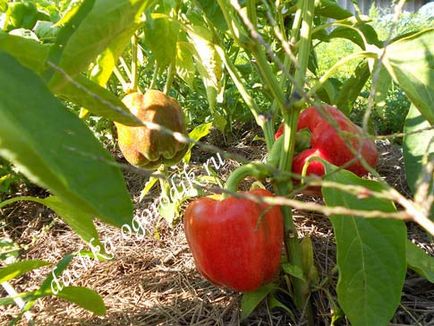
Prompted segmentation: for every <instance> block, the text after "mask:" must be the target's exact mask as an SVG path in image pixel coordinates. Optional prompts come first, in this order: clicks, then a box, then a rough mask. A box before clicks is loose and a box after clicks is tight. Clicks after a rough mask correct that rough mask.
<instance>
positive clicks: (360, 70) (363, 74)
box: [336, 60, 371, 115]
mask: <svg viewBox="0 0 434 326" xmlns="http://www.w3.org/2000/svg"><path fill="white" fill-rule="evenodd" d="M370 75H371V74H370V72H369V65H368V62H367V61H366V60H364V61H362V62H360V63H359V65H358V66H357V68H356V70H355V71H354V74H353V75H352V76H351V77H350V78H348V79H347V80H346V81H345V82H344V83H343V85H342V87H341V89H340V91H339V96H338V97H337V99H336V106H337V107H338V108H339V109H340V110H341V111H342V112H344V113H345V115H349V114H350V112H351V110H352V109H353V106H354V102H355V101H356V99H357V98H358V97H359V95H360V92H361V91H362V89H363V86H365V84H366V81H367V80H368V79H369V76H370Z"/></svg>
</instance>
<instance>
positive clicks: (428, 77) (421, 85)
mask: <svg viewBox="0 0 434 326" xmlns="http://www.w3.org/2000/svg"><path fill="white" fill-rule="evenodd" d="M383 63H384V65H385V67H386V68H387V70H388V71H389V73H390V75H391V76H392V78H393V80H394V81H395V82H396V83H397V84H399V86H400V87H401V88H402V89H403V91H404V92H405V94H406V95H407V97H408V98H409V99H410V101H411V102H412V103H413V104H414V105H415V106H416V107H417V109H418V110H419V111H420V112H421V113H422V115H423V116H424V118H425V119H426V120H428V122H429V123H431V124H434V110H433V106H432V104H433V103H434V82H433V81H434V29H429V30H425V31H422V32H420V33H417V34H414V35H412V36H409V37H406V38H403V39H400V40H398V41H397V42H395V43H392V44H390V45H389V46H388V47H387V51H386V55H385V56H384V61H383Z"/></svg>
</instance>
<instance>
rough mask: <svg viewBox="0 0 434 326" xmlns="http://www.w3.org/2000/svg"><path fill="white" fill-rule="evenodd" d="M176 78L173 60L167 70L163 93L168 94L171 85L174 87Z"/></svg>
mask: <svg viewBox="0 0 434 326" xmlns="http://www.w3.org/2000/svg"><path fill="white" fill-rule="evenodd" d="M174 79H175V63H174V62H172V63H171V64H170V66H169V68H168V70H167V78H166V84H165V85H164V90H163V93H164V94H166V95H167V93H169V90H170V87H172V84H173V80H174Z"/></svg>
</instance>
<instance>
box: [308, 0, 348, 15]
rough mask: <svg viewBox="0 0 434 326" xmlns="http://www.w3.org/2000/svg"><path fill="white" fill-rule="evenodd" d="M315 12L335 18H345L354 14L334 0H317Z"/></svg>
mask: <svg viewBox="0 0 434 326" xmlns="http://www.w3.org/2000/svg"><path fill="white" fill-rule="evenodd" d="M315 14H316V15H320V16H324V17H328V18H334V19H344V18H348V17H351V16H352V15H353V14H352V13H351V12H349V11H348V10H346V9H344V8H342V7H341V6H339V4H338V3H336V1H334V0H316V1H315Z"/></svg>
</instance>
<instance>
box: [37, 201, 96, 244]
mask: <svg viewBox="0 0 434 326" xmlns="http://www.w3.org/2000/svg"><path fill="white" fill-rule="evenodd" d="M42 201H43V203H44V204H45V205H47V206H48V207H49V208H51V209H52V210H53V211H55V212H56V214H57V215H59V216H60V218H62V220H63V221H65V223H66V224H68V225H69V226H70V227H71V228H72V230H73V231H74V232H75V233H77V234H78V235H79V236H80V237H81V238H82V239H83V240H84V241H85V242H89V241H90V240H91V239H98V232H97V230H96V228H95V225H94V224H93V221H92V216H91V215H89V214H88V213H87V212H84V211H82V210H81V209H80V207H78V206H71V205H69V204H67V203H66V202H63V201H62V200H61V199H60V198H59V197H56V196H50V197H47V198H44V199H43V200H42ZM97 241H98V242H99V240H97ZM98 244H99V245H101V244H100V243H98Z"/></svg>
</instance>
